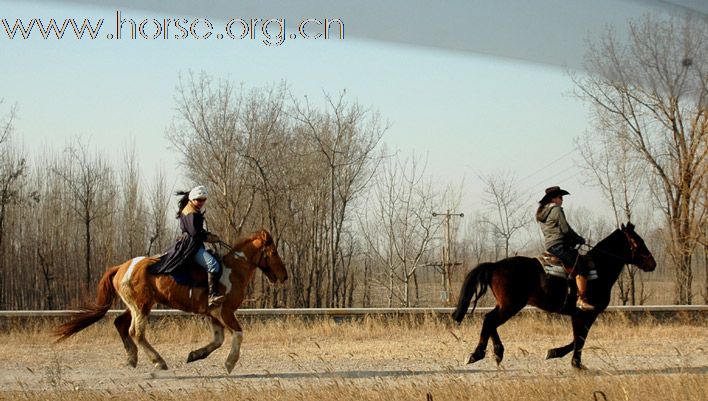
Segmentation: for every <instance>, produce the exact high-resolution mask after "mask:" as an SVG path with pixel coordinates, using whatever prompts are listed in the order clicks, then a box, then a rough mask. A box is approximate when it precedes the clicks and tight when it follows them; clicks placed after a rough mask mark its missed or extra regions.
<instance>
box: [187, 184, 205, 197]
mask: <svg viewBox="0 0 708 401" xmlns="http://www.w3.org/2000/svg"><path fill="white" fill-rule="evenodd" d="M208 195H209V192H208V191H207V189H206V187H205V186H204V185H198V186H196V187H194V188H192V190H191V191H189V200H195V199H206V198H207V196H208Z"/></svg>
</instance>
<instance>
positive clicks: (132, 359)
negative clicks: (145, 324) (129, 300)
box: [113, 309, 138, 367]
mask: <svg viewBox="0 0 708 401" xmlns="http://www.w3.org/2000/svg"><path fill="white" fill-rule="evenodd" d="M131 320H132V319H131V316H130V309H128V310H126V311H125V312H123V313H121V314H120V315H119V316H118V317H117V318H116V319H115V320H114V321H113V324H114V325H115V326H116V329H117V330H118V334H120V339H121V340H123V347H125V352H127V353H128V364H129V365H130V366H132V367H136V366H137V365H138V347H137V346H136V345H135V342H133V339H132V338H130V333H129V331H130V322H131Z"/></svg>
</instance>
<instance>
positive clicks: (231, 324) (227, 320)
mask: <svg viewBox="0 0 708 401" xmlns="http://www.w3.org/2000/svg"><path fill="white" fill-rule="evenodd" d="M221 319H222V321H223V322H224V324H225V325H226V327H228V328H229V331H231V352H229V356H228V357H226V363H225V364H224V367H226V371H227V372H229V373H231V371H232V370H233V369H234V366H236V362H238V359H239V358H240V357H241V343H242V342H243V329H241V325H240V324H239V323H238V320H236V316H234V311H226V310H224V311H222V314H221Z"/></svg>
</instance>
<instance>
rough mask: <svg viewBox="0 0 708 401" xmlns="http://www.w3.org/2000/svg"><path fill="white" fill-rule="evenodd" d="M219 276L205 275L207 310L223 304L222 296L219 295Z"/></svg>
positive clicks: (213, 274) (215, 274)
mask: <svg viewBox="0 0 708 401" xmlns="http://www.w3.org/2000/svg"><path fill="white" fill-rule="evenodd" d="M219 276H220V274H218V273H207V283H208V284H209V308H215V307H217V306H219V305H221V304H222V303H223V302H224V296H223V295H220V294H219Z"/></svg>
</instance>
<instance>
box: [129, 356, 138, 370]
mask: <svg viewBox="0 0 708 401" xmlns="http://www.w3.org/2000/svg"><path fill="white" fill-rule="evenodd" d="M128 365H129V366H131V367H133V368H136V367H138V359H137V358H136V359H133V358H129V359H128Z"/></svg>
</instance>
